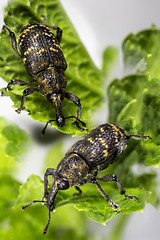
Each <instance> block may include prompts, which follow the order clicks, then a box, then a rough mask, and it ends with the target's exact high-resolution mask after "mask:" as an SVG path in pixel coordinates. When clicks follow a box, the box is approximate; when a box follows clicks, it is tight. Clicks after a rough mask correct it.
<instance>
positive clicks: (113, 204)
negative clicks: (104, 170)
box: [86, 175, 120, 213]
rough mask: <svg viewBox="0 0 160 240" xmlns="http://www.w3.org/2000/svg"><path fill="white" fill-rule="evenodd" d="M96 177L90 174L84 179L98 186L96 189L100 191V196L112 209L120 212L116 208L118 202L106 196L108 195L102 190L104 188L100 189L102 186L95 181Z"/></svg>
mask: <svg viewBox="0 0 160 240" xmlns="http://www.w3.org/2000/svg"><path fill="white" fill-rule="evenodd" d="M96 179H97V177H95V176H92V175H88V176H87V179H86V182H89V183H92V184H95V185H96V187H97V188H98V190H99V191H100V193H101V194H102V196H103V197H104V198H105V200H106V201H107V202H109V203H110V204H111V205H112V207H113V209H115V210H116V211H117V212H118V213H119V212H120V211H119V209H118V204H116V203H115V202H113V200H112V199H110V198H109V197H108V195H107V194H106V193H105V192H104V190H103V189H102V187H101V186H100V184H99V183H98V182H97V181H96Z"/></svg>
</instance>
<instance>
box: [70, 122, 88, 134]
mask: <svg viewBox="0 0 160 240" xmlns="http://www.w3.org/2000/svg"><path fill="white" fill-rule="evenodd" d="M73 124H75V125H76V127H77V128H78V129H79V130H80V131H81V132H82V131H84V130H86V131H88V129H87V128H86V123H84V122H82V121H81V120H75V121H74V122H73ZM80 124H82V126H83V127H84V128H83V127H80Z"/></svg>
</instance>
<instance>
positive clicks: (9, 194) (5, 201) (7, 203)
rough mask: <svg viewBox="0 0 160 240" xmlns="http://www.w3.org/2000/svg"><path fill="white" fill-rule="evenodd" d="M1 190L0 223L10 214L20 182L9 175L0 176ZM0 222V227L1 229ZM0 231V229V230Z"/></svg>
mask: <svg viewBox="0 0 160 240" xmlns="http://www.w3.org/2000/svg"><path fill="white" fill-rule="evenodd" d="M0 182H1V191H0V211H1V214H0V223H1V224H3V222H5V221H6V219H8V216H10V215H11V214H12V208H13V206H14V203H15V200H16V198H17V195H18V192H19V186H20V183H19V182H18V181H16V180H15V179H13V178H12V177H11V176H9V175H3V176H1V177H0ZM1 224H0V229H1ZM0 232H1V231H0ZM1 239H2V238H1Z"/></svg>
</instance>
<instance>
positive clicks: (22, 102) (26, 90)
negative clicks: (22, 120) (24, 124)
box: [16, 87, 38, 114]
mask: <svg viewBox="0 0 160 240" xmlns="http://www.w3.org/2000/svg"><path fill="white" fill-rule="evenodd" d="M35 91H38V88H36V87H28V88H26V89H25V90H24V91H23V95H22V100H21V106H20V108H18V109H17V110H16V112H17V113H18V114H19V113H20V112H21V110H23V109H24V103H25V98H26V96H28V95H30V94H32V93H34V92H35Z"/></svg>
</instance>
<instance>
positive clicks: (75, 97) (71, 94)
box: [65, 92, 86, 131]
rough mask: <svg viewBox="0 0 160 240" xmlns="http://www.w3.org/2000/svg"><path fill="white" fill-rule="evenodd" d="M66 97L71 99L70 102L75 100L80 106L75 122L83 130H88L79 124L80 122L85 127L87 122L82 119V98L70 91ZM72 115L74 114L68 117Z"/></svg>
mask: <svg viewBox="0 0 160 240" xmlns="http://www.w3.org/2000/svg"><path fill="white" fill-rule="evenodd" d="M65 98H66V99H68V101H70V102H74V103H75V104H76V105H77V106H78V109H77V117H76V120H75V122H74V124H76V126H77V127H78V128H79V129H80V130H81V131H83V130H86V129H85V128H81V127H80V126H79V123H81V124H82V125H83V126H84V127H86V124H85V123H84V122H82V121H81V120H80V117H81V103H80V99H79V98H78V97H77V96H76V95H75V94H73V93H69V92H66V93H65ZM72 117H74V116H70V117H68V118H72Z"/></svg>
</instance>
